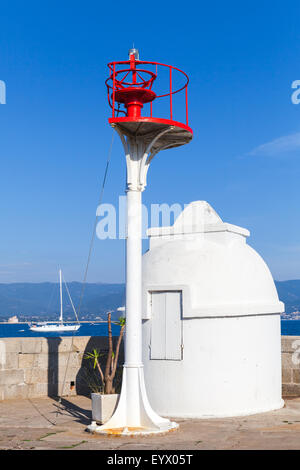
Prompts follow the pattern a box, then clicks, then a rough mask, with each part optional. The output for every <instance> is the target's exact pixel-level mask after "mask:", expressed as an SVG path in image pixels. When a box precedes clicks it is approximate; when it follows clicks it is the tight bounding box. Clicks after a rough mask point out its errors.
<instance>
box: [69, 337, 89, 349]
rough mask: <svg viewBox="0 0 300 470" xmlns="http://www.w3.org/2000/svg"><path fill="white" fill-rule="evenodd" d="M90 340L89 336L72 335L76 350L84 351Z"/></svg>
mask: <svg viewBox="0 0 300 470" xmlns="http://www.w3.org/2000/svg"><path fill="white" fill-rule="evenodd" d="M89 341H90V336H78V337H74V342H73V344H74V348H75V350H76V351H82V352H83V351H84V350H85V348H86V346H87V344H88V342H89Z"/></svg>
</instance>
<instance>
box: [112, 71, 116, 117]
mask: <svg viewBox="0 0 300 470" xmlns="http://www.w3.org/2000/svg"><path fill="white" fill-rule="evenodd" d="M115 75H116V64H115V63H114V67H113V114H112V117H113V118H114V117H115V85H116V76H115Z"/></svg>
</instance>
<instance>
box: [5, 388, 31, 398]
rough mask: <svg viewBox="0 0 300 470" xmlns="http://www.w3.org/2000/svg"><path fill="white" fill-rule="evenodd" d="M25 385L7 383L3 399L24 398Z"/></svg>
mask: <svg viewBox="0 0 300 470" xmlns="http://www.w3.org/2000/svg"><path fill="white" fill-rule="evenodd" d="M26 398H27V386H26V385H25V384H15V385H7V386H6V387H5V390H4V400H9V399H22V400H24V399H26Z"/></svg>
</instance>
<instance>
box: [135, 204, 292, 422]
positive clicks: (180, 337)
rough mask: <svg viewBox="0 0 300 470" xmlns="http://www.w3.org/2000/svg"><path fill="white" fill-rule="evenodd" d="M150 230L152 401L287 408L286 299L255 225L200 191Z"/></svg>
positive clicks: (157, 404)
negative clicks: (226, 212) (251, 239)
mask: <svg viewBox="0 0 300 470" xmlns="http://www.w3.org/2000/svg"><path fill="white" fill-rule="evenodd" d="M148 235H149V238H150V248H149V251H147V253H145V254H144V256H143V362H144V369H145V381H146V390H147V393H148V398H149V401H150V403H151V405H152V407H153V409H154V410H155V411H156V412H157V413H159V414H160V415H163V416H172V417H190V418H200V417H202V418H205V417H225V416H242V415H247V414H253V413H259V412H264V411H270V410H275V409H278V408H281V407H282V406H283V400H282V397H281V342H280V339H281V332H280V313H282V312H283V310H284V305H283V303H282V302H280V301H279V299H278V295H277V291H276V287H275V285H274V281H273V278H272V275H271V273H270V271H269V269H268V267H267V265H266V264H265V262H264V261H263V259H262V258H261V257H260V256H259V255H258V254H257V253H256V251H254V250H253V249H252V248H251V247H250V246H249V245H248V244H247V243H246V239H247V237H248V236H249V232H248V230H246V229H244V228H241V227H237V226H235V225H231V224H228V223H224V222H222V220H221V218H220V217H219V216H218V215H217V214H216V212H215V211H214V210H213V209H212V207H211V206H210V205H209V204H208V203H207V202H205V201H196V202H193V203H191V204H189V205H188V206H187V207H186V209H185V210H184V211H183V212H182V213H181V214H180V216H179V217H178V218H177V220H176V222H175V224H174V225H173V226H172V227H161V228H151V229H149V230H148Z"/></svg>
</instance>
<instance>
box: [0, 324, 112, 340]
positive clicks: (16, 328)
mask: <svg viewBox="0 0 300 470" xmlns="http://www.w3.org/2000/svg"><path fill="white" fill-rule="evenodd" d="M67 324H69V323H67ZM76 324H77V323H76ZM111 330H112V335H113V336H119V332H120V327H119V325H115V324H114V323H112V325H111ZM61 336H108V327H107V322H101V323H100V322H99V323H96V322H84V323H80V328H79V329H78V330H77V331H59V332H58V331H56V332H41V331H32V330H30V325H29V324H28V323H0V338H19V337H22V338H26V337H31V338H32V337H33V338H38V337H39V338H40V337H43V338H55V337H61Z"/></svg>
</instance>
